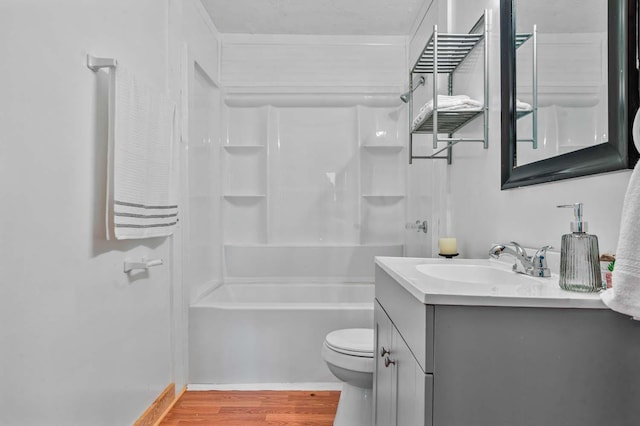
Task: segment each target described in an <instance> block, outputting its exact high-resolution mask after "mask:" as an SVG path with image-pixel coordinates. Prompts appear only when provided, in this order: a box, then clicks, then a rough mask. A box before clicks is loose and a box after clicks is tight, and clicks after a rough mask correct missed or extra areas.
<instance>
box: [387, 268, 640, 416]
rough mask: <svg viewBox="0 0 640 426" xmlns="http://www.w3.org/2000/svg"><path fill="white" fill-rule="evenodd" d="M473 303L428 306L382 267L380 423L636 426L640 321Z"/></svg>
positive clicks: (596, 312) (602, 313)
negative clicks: (384, 351) (387, 360)
mask: <svg viewBox="0 0 640 426" xmlns="http://www.w3.org/2000/svg"><path fill="white" fill-rule="evenodd" d="M398 276H400V275H398ZM404 276H405V277H406V275H404ZM469 300H470V299H467V303H465V304H460V305H453V304H437V303H434V304H429V303H424V301H421V300H419V298H418V297H416V296H415V294H412V293H411V292H410V291H408V290H407V289H406V288H405V287H403V285H401V284H399V283H398V281H396V280H395V279H394V278H392V276H391V275H389V274H388V273H387V272H386V271H385V270H383V269H382V268H381V267H380V266H378V265H376V303H375V311H374V318H375V319H374V322H375V341H376V342H375V345H376V346H375V348H376V354H375V360H376V361H375V371H374V405H375V412H374V414H375V417H374V418H375V425H377V426H397V425H402V426H404V425H410V426H417V425H420V426H422V425H425V426H470V425H475V426H496V425H510V426H511V425H513V426H539V425H545V426H601V425H612V426H637V424H638V421H639V420H638V419H640V403H639V402H640V323H638V322H637V321H632V320H630V319H629V318H628V317H626V316H623V315H619V314H617V313H615V312H613V311H610V310H607V309H586V308H558V307H553V308H541V307H526V306H491V305H486V304H485V305H481V306H476V305H473V304H471V303H470V302H469ZM383 347H384V348H385V349H386V350H388V351H390V353H388V354H387V353H385V354H384V356H381V354H382V353H381V350H382V348H383ZM385 359H389V361H390V362H395V364H393V363H388V364H389V365H388V366H386V365H385Z"/></svg>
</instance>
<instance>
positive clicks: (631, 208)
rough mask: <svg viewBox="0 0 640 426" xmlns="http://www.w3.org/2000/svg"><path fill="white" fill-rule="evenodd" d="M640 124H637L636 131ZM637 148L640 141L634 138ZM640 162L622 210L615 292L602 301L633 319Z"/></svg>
mask: <svg viewBox="0 0 640 426" xmlns="http://www.w3.org/2000/svg"><path fill="white" fill-rule="evenodd" d="M639 113H640V111H639ZM636 122H638V114H636ZM635 128H636V123H634V129H635ZM634 142H635V144H636V148H638V149H640V140H639V138H638V137H637V136H636V135H635V134H634ZM639 229H640V162H639V163H638V164H636V166H635V168H634V169H633V173H631V179H630V180H629V186H628V187H627V193H626V195H625V198H624V204H623V207H622V219H621V223H620V236H619V237H618V248H617V249H616V265H615V268H614V269H613V276H612V283H613V288H610V289H608V290H606V291H604V292H603V293H602V294H601V295H600V297H601V298H602V301H603V302H604V303H605V305H607V306H608V307H610V308H611V309H613V310H614V311H618V312H620V313H623V314H627V315H630V316H633V317H640V233H638V230H639Z"/></svg>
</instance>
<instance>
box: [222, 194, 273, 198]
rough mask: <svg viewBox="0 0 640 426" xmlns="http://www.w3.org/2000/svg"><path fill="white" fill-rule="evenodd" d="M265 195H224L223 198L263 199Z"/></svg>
mask: <svg viewBox="0 0 640 426" xmlns="http://www.w3.org/2000/svg"><path fill="white" fill-rule="evenodd" d="M264 197H266V195H265V194H224V198H264Z"/></svg>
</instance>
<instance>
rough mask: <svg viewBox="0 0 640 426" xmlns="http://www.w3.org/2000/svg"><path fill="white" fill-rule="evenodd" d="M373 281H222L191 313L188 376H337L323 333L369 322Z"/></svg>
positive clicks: (227, 380) (249, 380)
mask: <svg viewBox="0 0 640 426" xmlns="http://www.w3.org/2000/svg"><path fill="white" fill-rule="evenodd" d="M373 299H374V288H373V284H254V283H252V284H224V285H222V286H221V287H219V288H217V289H215V290H214V291H213V292H211V293H210V294H208V295H207V296H205V297H204V298H202V299H201V300H200V301H198V302H197V303H195V304H194V305H192V306H191V308H190V311H189V357H190V360H189V362H190V365H189V381H190V383H197V384H254V383H255V384H260V383H317V382H325V383H326V382H336V381H337V380H336V379H335V377H334V376H333V375H332V374H331V373H330V372H329V370H328V368H327V367H326V365H325V363H324V361H323V360H322V357H321V354H320V350H321V348H322V343H323V341H324V337H325V336H326V334H327V333H328V332H330V331H332V330H336V329H339V328H352V327H370V328H371V327H373Z"/></svg>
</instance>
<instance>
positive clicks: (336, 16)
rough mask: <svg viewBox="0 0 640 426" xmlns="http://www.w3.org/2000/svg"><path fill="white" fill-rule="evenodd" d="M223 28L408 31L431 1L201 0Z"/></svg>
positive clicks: (225, 30)
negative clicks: (424, 4)
mask: <svg viewBox="0 0 640 426" xmlns="http://www.w3.org/2000/svg"><path fill="white" fill-rule="evenodd" d="M201 1H202V4H203V5H204V7H205V9H206V10H207V12H209V15H210V16H211V19H212V20H213V23H214V24H215V26H216V28H217V29H218V31H220V32H221V33H243V34H315V35H407V34H409V32H410V30H411V27H412V25H413V23H414V21H415V19H416V16H417V14H418V12H419V11H420V10H421V8H422V6H423V3H425V1H430V0H201Z"/></svg>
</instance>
